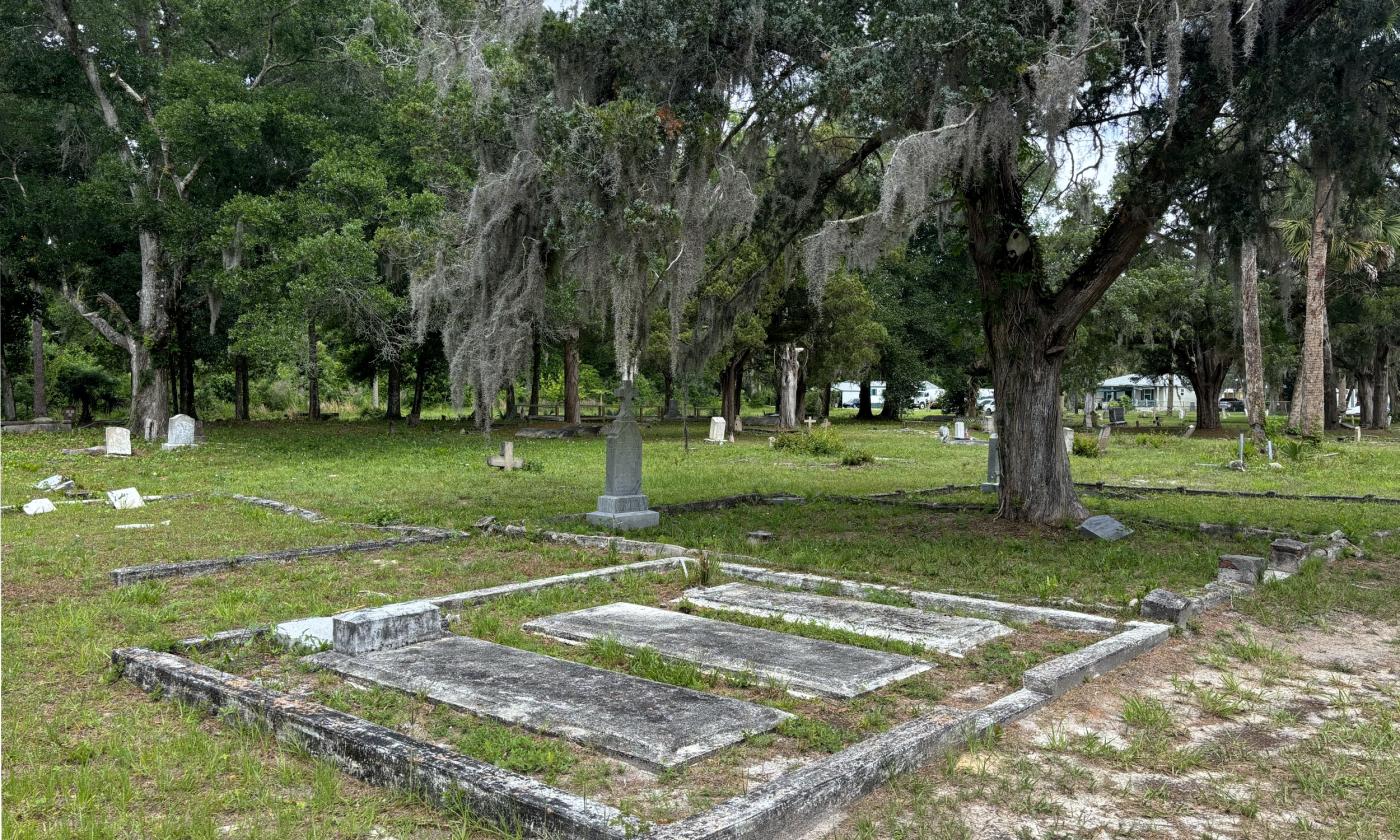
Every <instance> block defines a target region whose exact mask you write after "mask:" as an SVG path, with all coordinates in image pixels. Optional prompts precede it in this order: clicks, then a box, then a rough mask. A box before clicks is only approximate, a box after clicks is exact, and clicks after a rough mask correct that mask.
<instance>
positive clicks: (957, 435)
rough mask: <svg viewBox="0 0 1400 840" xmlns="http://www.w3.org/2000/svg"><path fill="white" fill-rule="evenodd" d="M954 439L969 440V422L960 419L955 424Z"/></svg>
mask: <svg viewBox="0 0 1400 840" xmlns="http://www.w3.org/2000/svg"><path fill="white" fill-rule="evenodd" d="M953 438H954V440H967V424H966V423H964V422H963V421H961V420H959V421H958V422H956V423H954V424H953Z"/></svg>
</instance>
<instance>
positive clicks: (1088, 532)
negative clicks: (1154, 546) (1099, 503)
mask: <svg viewBox="0 0 1400 840" xmlns="http://www.w3.org/2000/svg"><path fill="white" fill-rule="evenodd" d="M1079 533H1081V534H1084V535H1085V536H1090V537H1098V538H1099V539H1101V540H1105V541H1107V542H1113V541H1114V540H1121V539H1123V538H1124V537H1127V536H1131V535H1132V533H1133V529H1132V528H1129V527H1128V526H1126V525H1124V524H1123V523H1122V522H1119V521H1118V520H1117V519H1114V518H1113V517H1111V516H1109V515H1107V514H1102V513H1101V514H1099V515H1098V516H1091V517H1089V518H1088V519H1086V520H1084V521H1083V522H1081V523H1079Z"/></svg>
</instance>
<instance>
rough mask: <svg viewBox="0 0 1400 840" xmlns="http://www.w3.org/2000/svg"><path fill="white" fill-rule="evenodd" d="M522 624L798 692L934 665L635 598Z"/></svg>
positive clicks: (834, 692)
mask: <svg viewBox="0 0 1400 840" xmlns="http://www.w3.org/2000/svg"><path fill="white" fill-rule="evenodd" d="M525 629H526V630H530V631H532V632H535V633H543V634H545V635H548V636H552V637H554V638H557V639H560V640H562V641H566V642H577V643H582V642H588V641H591V640H593V639H615V640H617V641H618V642H619V643H621V644H623V645H625V646H627V647H649V648H652V649H654V650H655V651H656V652H657V653H660V654H661V655H662V656H668V657H671V658H672V659H679V660H682V661H685V662H693V663H695V664H696V665H699V666H701V667H702V668H706V669H710V670H714V671H725V672H729V673H747V674H753V675H755V676H758V677H760V678H763V679H769V680H774V681H776V682H779V683H782V684H785V685H787V686H788V687H789V688H790V689H794V690H795V692H811V693H816V694H824V695H827V696H830V697H855V696H857V695H860V694H864V693H866V692H867V691H873V690H875V689H877V688H880V687H881V686H884V685H889V684H890V683H893V682H897V681H899V680H903V679H908V678H909V677H912V676H914V675H915V674H919V673H922V672H924V671H927V670H928V669H929V668H931V667H933V665H932V664H931V663H928V662H923V661H921V660H918V659H915V658H913V657H911V656H901V655H899V654H894V653H885V652H883V651H877V650H867V649H865V648H858V647H854V646H852V645H843V644H840V643H838V642H829V641H824V640H820V639H808V638H804V637H802V636H793V635H791V634H788V633H778V632H775V631H773V630H763V629H761V628H757V627H745V626H743V625H741V624H731V623H730V622H727V621H715V620H714V619H711V618H701V617H700V616H696V615H687V614H685V613H680V612H672V611H671V610H663V609H657V608H656V607H644V606H640V605H637V604H625V603H618V604H607V605H604V606H601V607H593V608H591V609H586V610H578V611H576V612H570V613H563V614H560V615H552V616H547V617H545V618H538V619H535V620H534V621H531V622H529V623H527V624H526V625H525Z"/></svg>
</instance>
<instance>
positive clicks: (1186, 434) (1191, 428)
mask: <svg viewBox="0 0 1400 840" xmlns="http://www.w3.org/2000/svg"><path fill="white" fill-rule="evenodd" d="M1195 433H1196V424H1195V423H1192V424H1191V425H1189V426H1187V427H1186V431H1185V432H1183V433H1182V435H1181V436H1182V437H1184V438H1189V437H1191V435H1193V434H1195Z"/></svg>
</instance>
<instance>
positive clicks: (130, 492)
mask: <svg viewBox="0 0 1400 840" xmlns="http://www.w3.org/2000/svg"><path fill="white" fill-rule="evenodd" d="M107 501H109V502H111V503H112V507H114V508H116V509H117V510H135V509H136V508H139V507H145V506H146V500H145V499H143V498H141V491H140V490H137V489H136V488H135V487H123V488H122V489H120V490H108V491H107Z"/></svg>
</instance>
